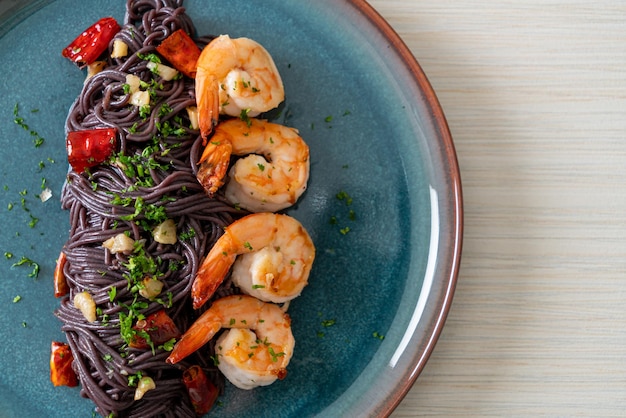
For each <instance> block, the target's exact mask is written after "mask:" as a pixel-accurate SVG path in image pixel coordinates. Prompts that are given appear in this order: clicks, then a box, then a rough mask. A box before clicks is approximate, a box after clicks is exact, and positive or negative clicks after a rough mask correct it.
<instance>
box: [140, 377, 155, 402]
mask: <svg viewBox="0 0 626 418" xmlns="http://www.w3.org/2000/svg"><path fill="white" fill-rule="evenodd" d="M154 388H156V384H155V383H154V380H152V378H151V377H148V376H145V377H142V378H141V379H139V383H138V384H137V389H135V400H136V401H138V400H139V399H141V398H143V395H145V394H146V392H148V391H149V390H152V389H154Z"/></svg>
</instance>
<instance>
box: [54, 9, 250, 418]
mask: <svg viewBox="0 0 626 418" xmlns="http://www.w3.org/2000/svg"><path fill="white" fill-rule="evenodd" d="M178 29H183V30H184V31H185V32H186V33H188V34H191V35H195V28H194V27H193V24H192V22H191V20H190V18H189V17H188V16H187V15H186V14H185V11H184V9H183V7H182V1H175V0H129V1H128V2H127V9H126V16H125V21H124V24H123V25H122V27H121V30H120V31H119V32H118V33H117V34H116V35H115V38H114V39H115V40H119V41H123V43H124V44H126V45H127V47H128V52H127V54H126V55H124V56H122V57H118V58H110V54H111V50H112V48H113V44H114V42H113V41H111V43H110V45H109V46H108V54H107V56H109V58H107V59H106V62H105V64H104V68H103V69H102V71H100V72H98V73H97V74H95V75H93V76H91V77H90V78H88V79H87V80H86V82H85V85H84V87H83V89H82V92H81V93H80V95H79V97H78V98H77V99H76V101H75V102H74V104H73V105H72V107H71V109H70V111H69V115H68V118H67V122H66V134H67V133H69V132H75V131H87V130H94V129H104V128H108V129H114V131H115V133H116V149H115V151H114V152H113V154H112V155H110V156H109V157H108V158H107V160H106V161H105V162H103V163H102V164H98V165H95V166H93V167H91V168H88V169H87V170H86V171H85V172H82V173H79V172H77V171H76V170H70V171H69V172H68V175H67V181H66V183H65V185H64V189H63V193H62V197H61V202H62V206H63V208H64V209H67V210H68V211H69V216H70V230H69V238H68V240H67V242H66V244H65V246H64V247H63V250H62V253H63V257H64V259H65V261H64V264H63V265H62V273H63V276H64V278H65V280H66V281H67V285H68V287H69V293H68V294H67V296H66V297H64V298H63V299H62V300H61V303H60V307H59V308H58V310H57V311H56V315H57V317H58V318H59V319H60V320H61V321H62V330H63V331H64V333H65V335H66V337H67V342H68V344H69V347H70V348H71V351H72V353H73V356H74V362H73V366H72V367H73V369H74V371H75V372H76V374H77V376H78V378H79V381H80V384H81V395H83V396H86V397H88V398H90V399H91V400H92V401H93V402H94V403H95V405H96V411H97V412H98V413H99V414H101V415H103V416H118V417H139V416H141V417H147V416H150V417H154V416H163V417H166V416H171V417H183V416H195V415H196V412H195V411H194V405H193V404H192V402H191V400H190V398H189V395H188V392H187V389H186V387H185V385H184V384H183V379H182V375H183V372H184V371H185V370H186V369H187V368H188V367H190V366H191V365H192V364H197V365H200V366H201V367H202V369H203V370H204V371H205V372H206V373H207V376H208V377H209V378H210V379H211V380H212V381H213V382H214V383H215V384H216V385H217V387H218V389H219V390H223V385H224V382H223V377H222V376H221V375H220V374H219V372H218V371H217V369H216V368H215V367H214V365H213V364H212V362H211V360H210V358H211V355H212V352H211V351H212V347H211V346H210V344H209V345H208V346H207V347H205V348H204V349H203V351H201V352H199V353H197V354H196V355H194V356H192V357H190V358H188V359H186V360H185V361H184V362H181V363H179V364H177V365H175V366H174V365H170V364H168V363H166V362H165V359H166V358H167V356H168V354H169V351H168V350H171V346H170V345H171V340H170V339H167V340H165V341H163V340H161V339H160V337H159V336H158V335H155V334H154V333H152V332H151V331H152V329H151V328H150V326H151V324H152V323H151V322H150V320H151V318H153V317H154V316H155V315H157V314H159V313H165V314H166V315H167V317H168V318H169V319H171V321H172V322H173V324H174V325H175V327H176V328H178V329H180V330H185V329H187V328H188V327H189V325H190V324H191V323H192V322H193V321H194V320H195V319H196V316H194V315H197V313H196V314H194V312H193V309H191V302H190V296H189V294H190V288H191V284H192V281H193V278H194V276H195V273H196V272H197V269H198V266H199V264H200V260H201V258H202V256H203V255H204V254H205V253H206V251H207V250H208V249H209V248H211V246H212V245H213V244H214V242H215V241H216V240H217V238H218V237H219V236H220V235H221V233H222V232H223V227H225V226H226V225H228V224H230V223H231V222H233V220H234V219H236V218H237V217H239V216H241V215H242V213H241V211H239V210H236V209H235V208H233V207H232V206H230V205H229V204H227V203H226V202H225V201H224V200H223V199H222V198H220V197H219V196H216V197H214V198H209V197H207V195H206V194H205V192H204V190H203V188H202V186H201V185H200V184H199V183H198V181H197V180H196V167H197V158H198V155H199V152H200V147H201V146H202V144H201V143H202V140H201V138H200V136H199V132H198V130H197V129H194V128H193V127H192V125H193V124H192V120H191V119H190V116H189V114H188V108H190V107H192V106H195V104H196V103H195V93H194V84H193V79H191V78H189V77H185V76H182V75H181V76H178V77H174V78H173V79H171V80H164V79H163V78H162V77H161V76H160V75H159V74H157V73H156V72H155V71H154V69H151V68H150V67H151V64H150V63H153V62H155V61H158V60H159V55H158V53H157V52H156V46H158V45H159V44H160V43H161V42H162V41H163V40H164V39H165V38H167V37H168V36H169V35H170V34H171V33H173V32H175V31H176V30H178ZM195 41H196V42H197V43H198V45H199V46H200V47H201V46H203V45H204V44H206V43H207V42H208V41H209V39H208V38H207V39H200V38H196V39H195ZM129 75H132V76H134V77H137V78H138V79H139V81H140V90H141V91H143V92H146V94H147V95H149V105H136V104H133V103H132V102H131V100H132V97H131V96H132V94H131V93H130V92H129V91H128V89H129V83H128V78H127V77H128V76H129ZM166 221H169V222H170V223H171V222H173V224H174V225H175V228H176V235H177V237H176V239H175V242H173V243H163V242H162V241H159V240H157V239H155V233H154V231H155V228H157V227H159V226H160V225H162V224H163V223H164V222H166ZM120 237H121V239H122V240H123V241H125V242H126V243H129V242H130V243H131V247H130V248H129V247H126V248H125V249H123V250H117V251H114V250H112V249H111V247H105V246H103V243H105V242H107V240H112V241H113V242H115V240H116V239H118V240H119V239H120ZM109 242H111V241H109ZM168 242H169V241H168ZM146 281H147V282H146ZM151 281H153V282H158V286H159V288H158V290H157V292H156V293H155V294H151V293H149V292H148V293H146V292H147V288H150V286H151V285H152V284H153V283H152V282H151ZM234 291H235V289H234V288H233V287H232V285H231V284H229V283H225V284H223V285H222V287H221V290H220V291H219V292H218V295H216V297H221V296H224V295H226V294H228V293H230V292H234ZM85 293H86V294H88V295H89V298H90V299H91V302H93V304H95V306H96V307H97V308H96V311H95V320H92V321H89V319H88V318H86V316H85V314H84V313H82V312H81V310H79V309H77V308H76V306H75V303H76V301H75V299H76V295H78V294H85ZM91 302H90V303H91ZM161 337H162V336H161ZM168 337H169V336H166V337H165V338H168ZM146 377H149V378H150V380H151V381H152V382H153V383H154V388H152V389H151V390H149V391H147V392H145V394H144V395H143V397H142V398H141V399H139V400H135V395H136V392H137V388H138V385H139V383H140V382H141V380H142V379H143V378H146Z"/></svg>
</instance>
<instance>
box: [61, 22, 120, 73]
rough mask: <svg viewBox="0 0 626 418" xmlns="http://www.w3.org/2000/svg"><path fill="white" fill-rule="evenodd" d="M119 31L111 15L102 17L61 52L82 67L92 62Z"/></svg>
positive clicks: (118, 26)
mask: <svg viewBox="0 0 626 418" xmlns="http://www.w3.org/2000/svg"><path fill="white" fill-rule="evenodd" d="M119 31H120V25H119V24H118V23H117V21H116V20H115V19H114V18H112V17H103V18H102V19H100V20H98V21H97V22H96V23H94V24H93V25H91V26H90V27H89V28H87V29H86V30H85V31H83V33H81V34H80V35H78V37H77V38H76V39H74V40H73V41H72V42H71V43H70V44H69V45H68V46H66V47H65V48H64V49H63V51H61V54H62V55H63V56H64V57H65V58H68V59H69V60H70V61H72V62H75V63H76V64H78V65H79V66H81V67H83V66H85V65H89V64H91V63H92V62H94V61H95V60H96V59H97V58H98V57H99V56H100V55H102V53H103V52H104V51H105V50H106V49H107V48H108V46H109V42H110V41H111V39H113V37H114V36H115V34H116V33H118V32H119Z"/></svg>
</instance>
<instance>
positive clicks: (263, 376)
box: [167, 295, 295, 389]
mask: <svg viewBox="0 0 626 418" xmlns="http://www.w3.org/2000/svg"><path fill="white" fill-rule="evenodd" d="M222 328H228V330H227V331H225V332H224V333H222V334H221V335H220V337H219V338H218V340H217V341H216V344H215V350H216V352H215V354H216V356H217V360H218V361H217V363H218V368H219V369H220V370H221V372H222V373H223V374H224V376H226V378H227V379H228V380H229V381H230V382H231V383H232V384H234V385H235V386H237V387H239V388H241V389H252V388H254V387H257V386H267V385H270V384H272V383H273V382H274V381H276V379H283V378H284V377H285V376H286V375H287V365H288V364H289V361H290V360H291V356H292V355H293V349H294V345H295V340H294V337H293V334H292V332H291V319H290V317H289V315H288V314H287V313H285V312H283V311H282V309H280V307H278V306H277V305H274V304H272V303H265V302H262V301H260V300H258V299H256V298H254V297H251V296H246V295H232V296H227V297H224V298H222V299H218V300H216V301H215V302H213V304H212V305H211V307H210V308H209V309H207V310H206V311H205V312H204V313H203V314H202V315H201V316H200V317H199V318H198V319H197V320H196V322H194V323H193V325H191V327H190V328H189V329H188V330H187V332H185V334H183V336H182V337H181V339H180V340H179V341H178V342H177V343H176V345H175V346H174V349H173V350H172V353H171V354H170V356H169V357H168V358H167V362H168V363H172V364H173V363H177V362H179V361H180V360H182V359H184V358H185V357H187V356H188V355H190V354H191V353H193V352H194V351H196V350H198V349H199V348H200V347H202V346H203V345H204V344H206V343H207V342H208V341H209V340H211V339H212V338H213V337H214V336H215V334H216V333H217V332H218V331H219V330H220V329H222Z"/></svg>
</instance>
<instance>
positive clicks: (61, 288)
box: [54, 251, 70, 298]
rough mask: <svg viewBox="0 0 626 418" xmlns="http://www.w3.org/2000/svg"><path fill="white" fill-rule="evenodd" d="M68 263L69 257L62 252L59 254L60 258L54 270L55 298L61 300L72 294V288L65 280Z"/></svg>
mask: <svg viewBox="0 0 626 418" xmlns="http://www.w3.org/2000/svg"><path fill="white" fill-rule="evenodd" d="M66 262H67V257H66V256H65V253H64V252H63V251H61V253H60V254H59V258H58V259H57V264H56V267H55V268H54V297H55V298H60V297H61V296H65V295H67V294H68V293H69V292H70V288H69V286H68V285H67V280H66V279H65V274H63V268H64V267H65V263H66Z"/></svg>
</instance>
